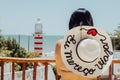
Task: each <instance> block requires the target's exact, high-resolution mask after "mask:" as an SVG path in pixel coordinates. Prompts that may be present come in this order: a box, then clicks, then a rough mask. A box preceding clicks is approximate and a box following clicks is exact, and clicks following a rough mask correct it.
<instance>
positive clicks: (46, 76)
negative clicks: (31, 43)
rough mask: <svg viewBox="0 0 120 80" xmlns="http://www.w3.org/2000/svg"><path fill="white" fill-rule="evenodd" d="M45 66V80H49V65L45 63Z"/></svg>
mask: <svg viewBox="0 0 120 80" xmlns="http://www.w3.org/2000/svg"><path fill="white" fill-rule="evenodd" d="M44 65H45V80H48V63H47V62H46V63H44Z"/></svg>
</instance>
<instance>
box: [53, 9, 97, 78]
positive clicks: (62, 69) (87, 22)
mask: <svg viewBox="0 0 120 80" xmlns="http://www.w3.org/2000/svg"><path fill="white" fill-rule="evenodd" d="M76 26H93V19H92V16H91V14H90V12H89V11H88V10H86V9H84V8H79V9H77V10H75V11H74V12H73V13H72V15H71V18H70V21H69V30H70V29H72V28H74V27H76ZM62 42H63V39H61V40H59V41H58V42H57V43H56V49H55V58H56V68H57V69H56V70H57V73H58V75H60V76H61V80H96V78H86V77H83V76H80V75H78V74H75V73H73V72H71V71H69V70H68V69H67V68H66V66H65V65H64V63H63V62H62V58H61V44H62Z"/></svg>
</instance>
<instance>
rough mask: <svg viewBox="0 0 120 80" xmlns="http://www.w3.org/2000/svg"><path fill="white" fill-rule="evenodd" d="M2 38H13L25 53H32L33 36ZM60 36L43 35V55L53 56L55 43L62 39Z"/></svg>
mask: <svg viewBox="0 0 120 80" xmlns="http://www.w3.org/2000/svg"><path fill="white" fill-rule="evenodd" d="M2 36H4V38H8V37H10V38H11V39H12V38H14V39H16V41H17V42H18V43H19V44H20V46H21V47H23V48H25V49H26V51H34V36H33V35H2ZM62 38H63V36H60V35H43V53H45V54H51V55H52V54H54V51H55V46H56V42H57V41H58V40H59V39H62Z"/></svg>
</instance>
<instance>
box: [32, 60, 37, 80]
mask: <svg viewBox="0 0 120 80" xmlns="http://www.w3.org/2000/svg"><path fill="white" fill-rule="evenodd" d="M36 67H37V63H36V62H34V69H33V70H34V71H33V80H36Z"/></svg>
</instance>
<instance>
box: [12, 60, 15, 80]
mask: <svg viewBox="0 0 120 80" xmlns="http://www.w3.org/2000/svg"><path fill="white" fill-rule="evenodd" d="M14 70H15V67H14V62H12V80H14V74H15V71H14Z"/></svg>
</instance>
